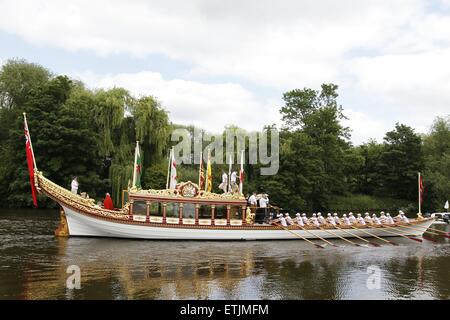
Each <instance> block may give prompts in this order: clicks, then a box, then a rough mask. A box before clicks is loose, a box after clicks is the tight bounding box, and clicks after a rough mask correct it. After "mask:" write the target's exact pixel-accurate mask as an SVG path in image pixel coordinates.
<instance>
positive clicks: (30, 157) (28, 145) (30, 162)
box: [25, 120, 38, 207]
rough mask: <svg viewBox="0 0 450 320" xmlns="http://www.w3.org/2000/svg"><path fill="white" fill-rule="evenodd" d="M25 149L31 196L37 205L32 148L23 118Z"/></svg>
mask: <svg viewBox="0 0 450 320" xmlns="http://www.w3.org/2000/svg"><path fill="white" fill-rule="evenodd" d="M25 149H26V151H27V163H28V173H29V174H30V185H31V196H32V197H33V204H34V206H35V207H37V206H38V205H37V199H36V186H35V185H34V160H33V150H32V149H31V138H30V132H29V131H28V124H27V121H26V120H25Z"/></svg>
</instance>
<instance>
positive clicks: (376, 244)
mask: <svg viewBox="0 0 450 320" xmlns="http://www.w3.org/2000/svg"><path fill="white" fill-rule="evenodd" d="M334 227H335V228H336V229H338V230H341V231H343V232H345V233H347V234H349V235H351V236H353V237H355V238H358V239H360V240H362V241H364V242H367V243H368V244H371V245H373V246H374V247H379V246H380V245H379V244H378V243H375V242H370V241H369V240H367V239H364V238H362V237H360V236H358V235H356V234H354V233H351V232H350V231H347V230H345V229H343V228H339V227H338V226H336V225H334ZM355 229H356V230H359V228H355Z"/></svg>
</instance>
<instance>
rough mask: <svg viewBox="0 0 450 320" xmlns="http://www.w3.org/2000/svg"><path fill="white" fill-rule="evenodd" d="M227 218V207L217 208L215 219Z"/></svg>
mask: <svg viewBox="0 0 450 320" xmlns="http://www.w3.org/2000/svg"><path fill="white" fill-rule="evenodd" d="M226 218H227V206H216V213H215V215H214V219H226Z"/></svg>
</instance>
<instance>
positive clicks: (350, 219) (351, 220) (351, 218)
mask: <svg viewBox="0 0 450 320" xmlns="http://www.w3.org/2000/svg"><path fill="white" fill-rule="evenodd" d="M348 220H349V221H350V223H354V222H356V218H355V216H350V217H348Z"/></svg>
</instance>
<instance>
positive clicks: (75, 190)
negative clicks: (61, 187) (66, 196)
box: [70, 177, 78, 194]
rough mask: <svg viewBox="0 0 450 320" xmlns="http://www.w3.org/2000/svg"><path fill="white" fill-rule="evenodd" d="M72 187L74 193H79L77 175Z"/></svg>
mask: <svg viewBox="0 0 450 320" xmlns="http://www.w3.org/2000/svg"><path fill="white" fill-rule="evenodd" d="M70 187H71V191H72V193H73V194H77V193H78V178H77V177H73V180H72V183H71V185H70Z"/></svg>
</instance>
